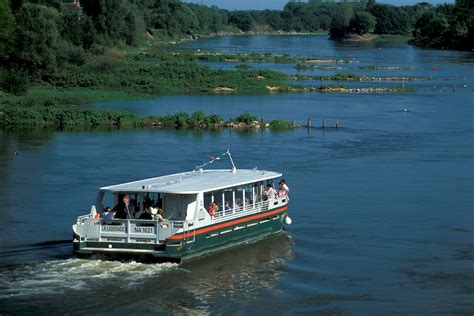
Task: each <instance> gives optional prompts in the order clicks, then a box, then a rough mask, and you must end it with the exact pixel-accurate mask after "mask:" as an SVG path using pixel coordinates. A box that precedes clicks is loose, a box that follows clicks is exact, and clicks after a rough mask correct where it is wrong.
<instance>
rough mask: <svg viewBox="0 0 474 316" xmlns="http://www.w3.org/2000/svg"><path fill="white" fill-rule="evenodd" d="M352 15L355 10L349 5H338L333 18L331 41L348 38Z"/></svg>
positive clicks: (330, 33)
mask: <svg viewBox="0 0 474 316" xmlns="http://www.w3.org/2000/svg"><path fill="white" fill-rule="evenodd" d="M352 15H353V10H352V6H351V5H350V4H349V3H340V4H338V5H337V7H336V9H335V11H334V15H333V17H332V22H331V29H330V30H329V35H330V37H331V39H335V40H337V39H344V38H347V35H348V33H349V32H348V30H349V25H350V22H351V19H352Z"/></svg>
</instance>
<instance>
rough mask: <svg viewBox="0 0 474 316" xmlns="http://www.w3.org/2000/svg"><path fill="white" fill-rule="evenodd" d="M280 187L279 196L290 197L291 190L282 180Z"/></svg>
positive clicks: (279, 183)
mask: <svg viewBox="0 0 474 316" xmlns="http://www.w3.org/2000/svg"><path fill="white" fill-rule="evenodd" d="M278 185H279V186H280V188H279V189H278V196H285V195H288V193H289V192H290V188H288V186H287V185H286V183H285V180H283V179H281V180H280V182H278Z"/></svg>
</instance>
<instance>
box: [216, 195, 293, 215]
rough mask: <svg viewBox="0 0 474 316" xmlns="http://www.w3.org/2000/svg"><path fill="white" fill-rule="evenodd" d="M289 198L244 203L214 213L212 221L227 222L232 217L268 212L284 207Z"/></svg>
mask: <svg viewBox="0 0 474 316" xmlns="http://www.w3.org/2000/svg"><path fill="white" fill-rule="evenodd" d="M288 199H289V197H288V196H287V195H284V196H280V197H277V198H275V199H271V200H266V201H260V202H256V203H246V204H245V205H241V206H239V207H235V208H229V209H223V210H221V211H218V212H215V217H214V220H216V221H220V220H228V219H231V218H233V217H242V216H243V215H247V214H254V213H259V212H264V211H268V210H269V209H272V208H276V207H279V206H283V205H286V204H287V203H288Z"/></svg>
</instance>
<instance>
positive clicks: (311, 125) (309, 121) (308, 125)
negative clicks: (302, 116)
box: [306, 117, 313, 128]
mask: <svg viewBox="0 0 474 316" xmlns="http://www.w3.org/2000/svg"><path fill="white" fill-rule="evenodd" d="M306 127H307V128H310V127H313V122H311V117H308V122H307V123H306Z"/></svg>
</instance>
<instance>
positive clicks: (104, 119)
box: [0, 104, 299, 130]
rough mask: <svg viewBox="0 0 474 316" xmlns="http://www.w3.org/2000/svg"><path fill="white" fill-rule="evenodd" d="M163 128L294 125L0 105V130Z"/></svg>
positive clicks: (248, 116) (195, 115) (248, 119)
mask: <svg viewBox="0 0 474 316" xmlns="http://www.w3.org/2000/svg"><path fill="white" fill-rule="evenodd" d="M104 127H106V128H116V129H120V128H165V129H201V130H202V129H222V128H232V129H240V130H247V129H254V130H255V129H260V128H270V129H280V130H281V129H291V128H295V127H299V125H297V124H296V123H293V122H287V121H284V120H272V121H264V120H263V119H260V120H259V119H258V118H257V117H256V116H254V115H252V114H250V113H243V114H241V115H239V116H238V117H236V118H230V119H228V120H224V118H223V117H222V116H221V115H219V114H211V115H206V114H205V113H203V112H194V113H192V114H188V113H185V112H178V113H175V114H172V115H165V116H142V115H137V114H133V113H130V112H127V111H115V110H100V109H83V108H81V107H80V106H60V105H52V104H44V105H43V106H38V105H35V106H24V105H23V106H18V105H17V106H14V105H10V106H3V107H0V130H25V129H39V128H48V129H53V130H65V129H66V130H67V129H94V128H104Z"/></svg>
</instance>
